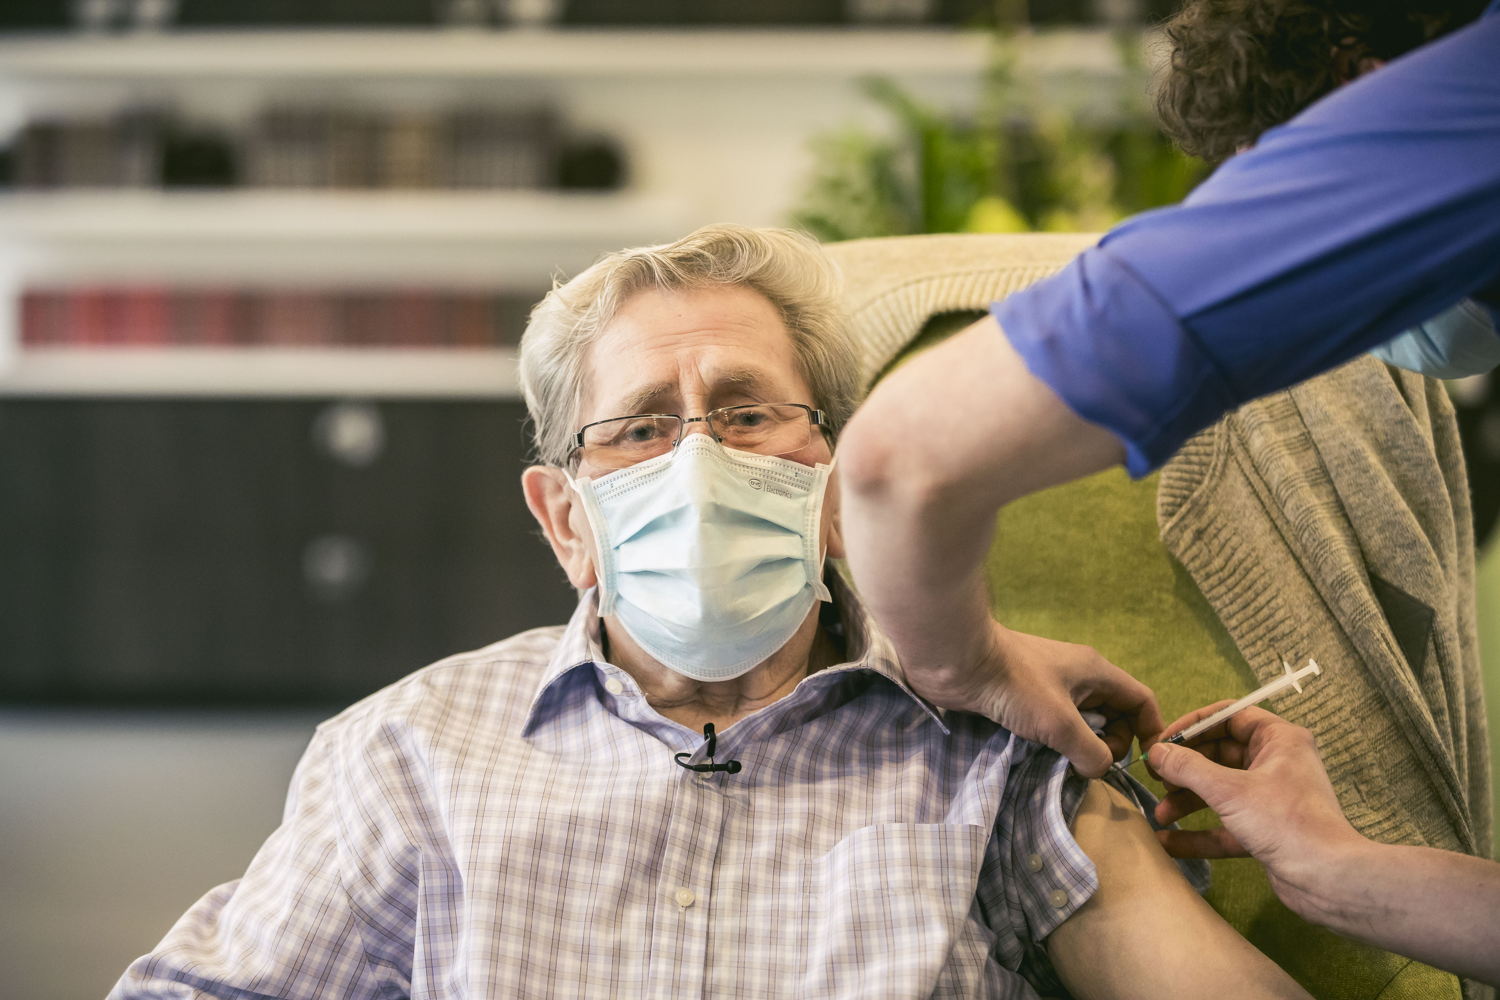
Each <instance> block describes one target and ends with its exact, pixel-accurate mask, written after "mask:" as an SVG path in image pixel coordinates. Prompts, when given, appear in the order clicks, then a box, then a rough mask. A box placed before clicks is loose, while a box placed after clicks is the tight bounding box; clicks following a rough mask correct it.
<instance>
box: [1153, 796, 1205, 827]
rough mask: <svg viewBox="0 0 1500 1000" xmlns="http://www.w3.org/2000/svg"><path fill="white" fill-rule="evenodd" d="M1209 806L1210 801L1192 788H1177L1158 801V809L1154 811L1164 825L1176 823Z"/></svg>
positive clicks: (1157, 818)
mask: <svg viewBox="0 0 1500 1000" xmlns="http://www.w3.org/2000/svg"><path fill="white" fill-rule="evenodd" d="M1207 808H1208V803H1206V802H1204V801H1203V799H1202V797H1201V796H1200V795H1199V794H1198V793H1197V792H1195V791H1193V790H1192V789H1191V788H1177V789H1173V790H1172V791H1170V792H1168V793H1167V794H1166V795H1163V796H1162V797H1161V801H1159V802H1157V803H1156V810H1155V812H1153V813H1152V815H1153V816H1155V817H1156V822H1157V823H1159V824H1161V825H1162V826H1168V825H1170V824H1172V823H1176V822H1177V821H1178V820H1180V819H1182V818H1183V817H1184V816H1191V815H1192V814H1193V813H1195V812H1200V811H1202V810H1204V809H1207Z"/></svg>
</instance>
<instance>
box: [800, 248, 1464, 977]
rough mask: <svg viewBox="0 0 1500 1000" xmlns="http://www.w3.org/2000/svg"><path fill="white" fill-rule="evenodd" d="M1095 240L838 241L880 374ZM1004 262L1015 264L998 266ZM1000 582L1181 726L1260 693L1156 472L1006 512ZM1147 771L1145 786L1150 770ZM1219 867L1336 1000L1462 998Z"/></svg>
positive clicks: (1007, 596)
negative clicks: (1175, 540)
mask: <svg viewBox="0 0 1500 1000" xmlns="http://www.w3.org/2000/svg"><path fill="white" fill-rule="evenodd" d="M1090 240H1091V238H1090V237H1086V236H1056V235H1046V236H1030V237H1014V236H1012V237H998V238H997V237H927V238H923V237H913V238H897V239H888V240H877V241H856V242H853V243H848V244H835V245H833V246H831V247H830V248H829V250H830V253H831V254H832V256H833V257H834V259H835V261H837V262H838V263H839V266H840V267H841V269H842V270H843V271H844V277H845V283H846V288H847V293H846V299H847V302H848V305H849V307H850V309H851V311H852V312H853V314H854V319H855V329H856V334H857V335H858V337H859V338H860V339H861V343H862V345H863V349H864V350H865V351H866V352H867V354H866V358H865V361H866V367H867V371H866V375H867V378H868V379H869V380H870V381H874V380H876V379H878V377H879V375H880V374H881V373H882V372H883V371H885V370H887V369H888V368H889V367H891V366H892V365H895V364H899V363H900V360H901V359H903V358H905V357H907V356H910V354H911V353H913V352H915V351H918V350H920V349H922V348H923V347H924V346H926V345H929V344H931V343H934V342H936V341H938V340H940V339H942V338H943V337H945V336H947V335H949V334H950V333H952V332H954V331H956V330H958V329H960V328H962V327H963V326H965V325H967V324H968V323H969V322H972V321H973V320H974V319H975V318H977V317H978V316H980V315H982V310H983V309H984V307H985V305H986V304H987V303H988V302H989V301H991V300H992V299H995V298H999V297H1002V296H1003V295H1005V294H1008V293H1009V292H1010V291H1012V290H1014V289H1015V288H1019V287H1022V286H1024V285H1025V284H1028V283H1030V282H1031V281H1033V280H1036V279H1037V278H1039V277H1041V276H1043V275H1045V274H1048V273H1050V272H1051V271H1053V270H1055V269H1056V268H1057V267H1059V266H1061V265H1062V264H1063V263H1064V262H1066V260H1067V259H1069V258H1070V257H1071V256H1072V255H1073V254H1074V253H1076V252H1077V250H1079V249H1081V248H1082V247H1083V246H1085V245H1087V244H1088V243H1089V242H1090ZM982 241H988V242H982ZM997 241H998V243H997ZM997 247H998V249H997ZM997 253H998V254H999V255H1000V258H1001V259H1003V260H1004V262H1005V265H1006V266H1005V267H1003V268H998V269H997V268H996V267H995V261H996V254H997ZM934 261H936V263H934ZM989 577H990V585H991V592H992V595H993V599H994V603H995V607H996V608H997V613H998V614H999V616H1000V617H1001V618H1002V620H1003V621H1004V622H1005V623H1006V624H1007V625H1009V626H1011V627H1013V628H1017V629H1021V630H1024V631H1027V632H1033V633H1037V634H1040V635H1045V636H1050V637H1054V638H1059V639H1066V640H1068V641H1073V642H1082V643H1087V644H1089V645H1091V646H1093V647H1095V648H1096V649H1098V650H1099V651H1100V652H1101V653H1103V654H1104V655H1105V656H1106V657H1108V658H1109V659H1110V660H1112V661H1113V662H1115V663H1117V664H1119V665H1121V666H1122V667H1125V668H1126V669H1128V670H1130V671H1131V672H1132V673H1134V674H1135V675H1136V676H1138V677H1139V678H1141V679H1142V680H1143V681H1145V682H1146V683H1147V684H1149V685H1150V686H1151V687H1152V688H1153V689H1154V690H1155V691H1156V693H1157V695H1158V698H1159V700H1160V702H1161V707H1162V711H1163V713H1164V715H1165V717H1166V718H1167V719H1168V720H1171V719H1174V718H1176V717H1177V716H1178V715H1180V714H1182V713H1185V712H1187V711H1189V710H1191V709H1194V708H1197V707H1200V706H1202V705H1205V704H1209V703H1211V702H1213V701H1217V700H1219V699H1220V698H1224V697H1230V696H1236V695H1238V694H1241V693H1244V692H1245V691H1248V690H1250V689H1252V688H1253V687H1254V686H1255V685H1256V684H1257V683H1258V681H1257V680H1256V677H1255V675H1254V673H1253V672H1252V671H1251V669H1250V668H1249V667H1248V666H1247V664H1246V661H1245V659H1244V657H1243V656H1242V655H1241V653H1240V651H1239V650H1238V649H1237V648H1236V646H1235V643H1234V642H1233V641H1232V640H1231V638H1230V636H1229V634H1228V633H1227V631H1226V629H1225V627H1224V625H1223V624H1221V622H1220V621H1219V619H1218V618H1217V617H1216V615H1215V613H1214V611H1213V609H1212V608H1211V607H1210V605H1209V603H1208V602H1207V601H1206V600H1205V598H1204V596H1203V594H1202V593H1201V592H1200V590H1199V588H1198V586H1197V585H1196V584H1195V583H1194V581H1193V579H1192V578H1191V577H1190V576H1189V574H1188V573H1187V572H1186V571H1185V570H1184V569H1183V567H1182V566H1181V565H1179V564H1178V563H1177V562H1176V561H1175V560H1174V559H1173V558H1172V556H1171V555H1170V554H1169V553H1168V551H1167V549H1166V548H1165V547H1164V545H1163V543H1162V541H1161V538H1160V536H1159V532H1158V526H1157V476H1155V475H1153V476H1151V477H1149V478H1146V479H1143V480H1140V481H1131V480H1130V479H1129V478H1128V477H1127V476H1126V475H1125V474H1124V472H1123V471H1122V470H1118V469H1117V470H1113V471H1109V472H1105V473H1101V474H1099V475H1096V476H1092V477H1090V478H1087V479H1084V480H1081V481H1078V482H1075V483H1071V484H1068V485H1065V486H1060V487H1056V488H1054V489H1051V490H1047V491H1045V492H1043V493H1039V494H1036V495H1033V496H1031V497H1028V498H1025V499H1023V500H1021V501H1019V502H1017V503H1015V504H1012V505H1011V506H1009V507H1008V508H1006V509H1005V510H1003V511H1002V512H1001V514H1000V521H999V530H998V532H997V537H996V542H995V548H994V550H993V551H992V552H991V554H990V573H989ZM1135 773H1137V775H1138V776H1142V777H1145V775H1144V768H1143V767H1140V766H1137V768H1136V770H1135ZM1148 783H1151V782H1149V781H1148ZM1155 790H1156V791H1157V792H1158V794H1160V791H1161V789H1160V787H1159V786H1156V788H1155ZM1197 819H1199V821H1200V822H1201V823H1204V824H1206V820H1204V819H1203V818H1197ZM1188 825H1194V824H1193V822H1192V821H1190V822H1189V824H1188ZM1213 869H1214V871H1213V876H1214V884H1213V888H1212V889H1211V890H1210V893H1209V896H1208V898H1209V901H1210V902H1211V903H1212V904H1213V906H1214V907H1215V909H1216V910H1218V912H1219V913H1221V914H1222V915H1223V916H1224V917H1225V919H1227V920H1228V921H1229V922H1230V923H1231V924H1232V925H1233V926H1234V927H1235V928H1236V929H1237V930H1239V931H1240V932H1241V933H1242V934H1244V935H1245V937H1247V938H1248V939H1249V940H1251V941H1252V942H1254V944H1255V945H1256V946H1257V947H1259V948H1260V949H1261V950H1262V951H1263V952H1265V953H1266V954H1267V955H1269V956H1270V957H1271V958H1272V959H1273V960H1274V961H1275V962H1277V963H1278V964H1279V965H1281V966H1282V967H1283V968H1284V969H1286V970H1287V971H1288V972H1289V973H1290V974H1291V975H1293V976H1294V977H1295V978H1296V979H1297V980H1298V981H1299V982H1301V983H1302V984H1303V986H1304V987H1305V988H1307V989H1308V990H1309V991H1310V992H1311V993H1312V994H1313V995H1314V996H1316V997H1319V998H1321V1000H1368V998H1376V997H1379V998H1384V1000H1397V998H1413V1000H1415V998H1418V997H1421V998H1453V1000H1457V998H1459V997H1460V996H1462V995H1463V994H1462V991H1461V986H1460V982H1459V980H1458V979H1456V978H1455V977H1453V976H1452V975H1450V974H1448V973H1445V972H1440V971H1438V970H1436V969H1432V968H1430V967H1428V966H1424V965H1421V964H1420V963H1416V962H1413V961H1411V960H1409V959H1406V958H1403V957H1400V956H1396V955H1391V954H1387V953H1384V952H1380V951H1377V950H1374V949H1371V948H1367V947H1365V946H1362V945H1358V944H1355V943H1353V942H1350V941H1347V940H1344V939H1342V938H1339V937H1337V936H1335V935H1333V934H1331V933H1329V932H1327V931H1324V930H1322V929H1320V928H1316V927H1313V926H1311V925H1309V924H1307V923H1305V922H1304V921H1302V920H1300V919H1299V918H1298V917H1296V916H1295V915H1294V914H1292V913H1291V912H1290V911H1289V910H1287V909H1286V908H1285V907H1284V906H1282V905H1281V903H1280V901H1279V900H1277V899H1276V897H1275V895H1274V893H1273V892H1272V891H1271V889H1270V887H1269V885H1268V883H1267V881H1266V878H1265V875H1264V873H1263V871H1262V870H1261V868H1260V866H1259V865H1258V864H1257V863H1255V862H1254V861H1250V860H1228V861H1219V862H1215V863H1214V864H1213ZM1153 916H1154V915H1152V914H1142V917H1143V919H1151V918H1152V917H1153ZM1472 995H1475V994H1471V996H1472Z"/></svg>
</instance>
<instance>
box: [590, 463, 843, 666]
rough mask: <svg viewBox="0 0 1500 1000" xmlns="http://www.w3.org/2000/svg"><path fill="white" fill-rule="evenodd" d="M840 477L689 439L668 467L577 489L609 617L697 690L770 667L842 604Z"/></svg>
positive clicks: (631, 471)
mask: <svg viewBox="0 0 1500 1000" xmlns="http://www.w3.org/2000/svg"><path fill="white" fill-rule="evenodd" d="M831 470H832V465H831V464H830V465H818V466H807V465H803V464H801V463H799V462H792V461H788V460H787V459H784V458H773V457H771V456H768V455H756V454H752V453H750V452H744V451H734V450H731V449H728V448H725V447H724V446H722V445H721V444H719V443H718V442H717V441H715V440H714V439H713V438H712V437H710V436H709V435H707V434H689V435H687V436H686V437H684V438H683V439H682V442H681V443H680V444H678V446H677V447H676V448H675V449H673V450H672V451H670V452H668V453H667V454H665V455H660V456H658V457H656V458H653V459H650V460H648V461H645V462H642V463H640V464H639V465H633V466H631V467H629V468H627V469H620V470H619V471H617V472H611V473H609V474H608V475H605V476H601V477H600V478H598V479H590V478H587V477H585V478H581V479H576V480H570V481H571V482H572V484H573V488H574V489H575V490H577V491H578V495H579V496H580V497H581V498H582V500H583V509H584V513H585V515H586V516H587V517H588V521H589V527H590V528H592V529H593V533H594V541H595V546H596V564H595V565H596V569H597V572H598V577H599V614H600V616H601V617H608V616H610V615H613V616H614V618H615V620H616V621H617V622H618V623H619V624H620V625H621V626H622V627H623V628H624V629H625V631H626V632H627V633H628V634H629V635H630V637H631V638H632V639H634V640H635V641H636V643H637V644H638V645H639V646H640V647H641V649H643V650H644V651H645V652H646V653H647V654H649V655H650V656H651V657H652V658H654V659H655V660H656V661H657V662H659V663H661V664H662V665H663V666H666V667H669V668H670V669H672V670H675V671H677V672H678V673H680V674H683V675H685V676H687V677H691V678H693V679H694V680H700V681H723V680H730V679H732V678H735V677H739V676H740V675H742V674H744V673H746V672H747V671H749V670H750V669H751V668H752V667H755V666H756V665H757V664H760V663H763V662H764V661H765V660H766V659H768V658H769V657H770V656H771V655H772V654H773V653H775V652H776V651H777V650H779V649H780V648H781V647H782V646H784V645H786V643H787V641H788V640H790V639H791V637H792V635H793V634H794V633H796V631H797V629H798V628H800V627H801V626H802V623H803V622H804V621H806V620H807V615H808V612H809V611H811V610H812V608H813V605H814V604H815V603H816V602H817V601H818V600H824V601H827V600H831V599H832V598H831V597H830V595H829V593H828V588H827V587H826V586H825V585H824V583H823V553H822V544H821V530H820V526H821V519H822V510H823V500H824V494H825V493H826V492H827V490H826V487H827V485H828V475H829V473H830V471H831Z"/></svg>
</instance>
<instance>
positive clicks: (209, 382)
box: [0, 347, 520, 399]
mask: <svg viewBox="0 0 1500 1000" xmlns="http://www.w3.org/2000/svg"><path fill="white" fill-rule="evenodd" d="M14 396H91V397H100V396H111V397H120V396H153V397H182V396H195V397H201V396H216V397H224V396H265V397H301V396H375V397H401V398H470V399H516V398H519V396H520V390H519V387H518V383H517V381H516V352H515V351H514V349H511V348H482V349H472V348H469V349H465V348H448V349H423V348H324V347H296V348H265V347H261V348H224V347H175V348H143V347H117V348H109V347H87V348H36V349H27V350H21V351H17V352H15V353H13V354H11V355H9V356H8V357H7V358H5V359H4V360H0V397H14Z"/></svg>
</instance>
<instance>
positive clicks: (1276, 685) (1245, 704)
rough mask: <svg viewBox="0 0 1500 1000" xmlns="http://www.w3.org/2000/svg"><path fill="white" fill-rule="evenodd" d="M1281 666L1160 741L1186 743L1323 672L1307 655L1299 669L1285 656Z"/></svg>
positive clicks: (1132, 760) (1127, 763)
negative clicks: (1276, 674)
mask: <svg viewBox="0 0 1500 1000" xmlns="http://www.w3.org/2000/svg"><path fill="white" fill-rule="evenodd" d="M1281 666H1282V669H1283V671H1284V673H1282V675H1281V676H1280V677H1278V678H1276V679H1275V680H1274V681H1271V682H1270V683H1269V684H1262V685H1261V686H1260V687H1258V688H1256V689H1255V690H1254V691H1251V692H1250V693H1249V694H1247V695H1245V697H1243V698H1241V699H1240V700H1239V701H1236V702H1234V703H1233V704H1231V705H1225V706H1224V707H1223V708H1221V709H1219V710H1218V711H1217V712H1215V713H1214V714H1213V715H1210V716H1208V717H1207V718H1205V719H1199V720H1198V721H1197V722H1195V723H1193V724H1192V725H1191V726H1188V727H1187V728H1186V729H1184V730H1183V731H1182V732H1180V733H1174V734H1172V735H1171V736H1169V737H1167V738H1166V739H1164V740H1162V742H1163V743H1176V744H1179V745H1181V744H1183V743H1187V742H1188V741H1189V740H1191V739H1192V738H1193V737H1195V736H1197V735H1198V734H1199V733H1203V732H1207V731H1208V730H1210V729H1212V728H1213V727H1214V726H1217V725H1218V724H1219V723H1221V722H1223V721H1224V720H1225V719H1227V718H1229V717H1230V716H1233V715H1238V714H1239V713H1240V712H1243V711H1244V710H1245V709H1247V708H1249V707H1250V706H1252V705H1258V704H1260V703H1261V702H1263V701H1265V700H1266V699H1267V698H1272V697H1275V696H1276V695H1278V694H1280V693H1281V692H1283V691H1285V690H1286V689H1287V688H1296V689H1297V693H1298V694H1301V693H1302V680H1303V678H1305V677H1316V676H1317V675H1318V674H1321V673H1322V672H1323V668H1322V667H1320V666H1318V661H1317V660H1314V659H1313V658H1312V657H1308V660H1307V666H1305V667H1303V668H1302V669H1301V670H1293V669H1292V665H1291V664H1290V663H1288V662H1287V661H1286V659H1285V658H1282V661H1281ZM1140 759H1141V758H1139V757H1133V758H1131V759H1130V760H1128V761H1126V762H1125V763H1123V764H1117V765H1116V766H1117V767H1121V768H1125V767H1129V766H1130V765H1132V764H1134V763H1135V762H1136V761H1137V760H1140Z"/></svg>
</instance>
